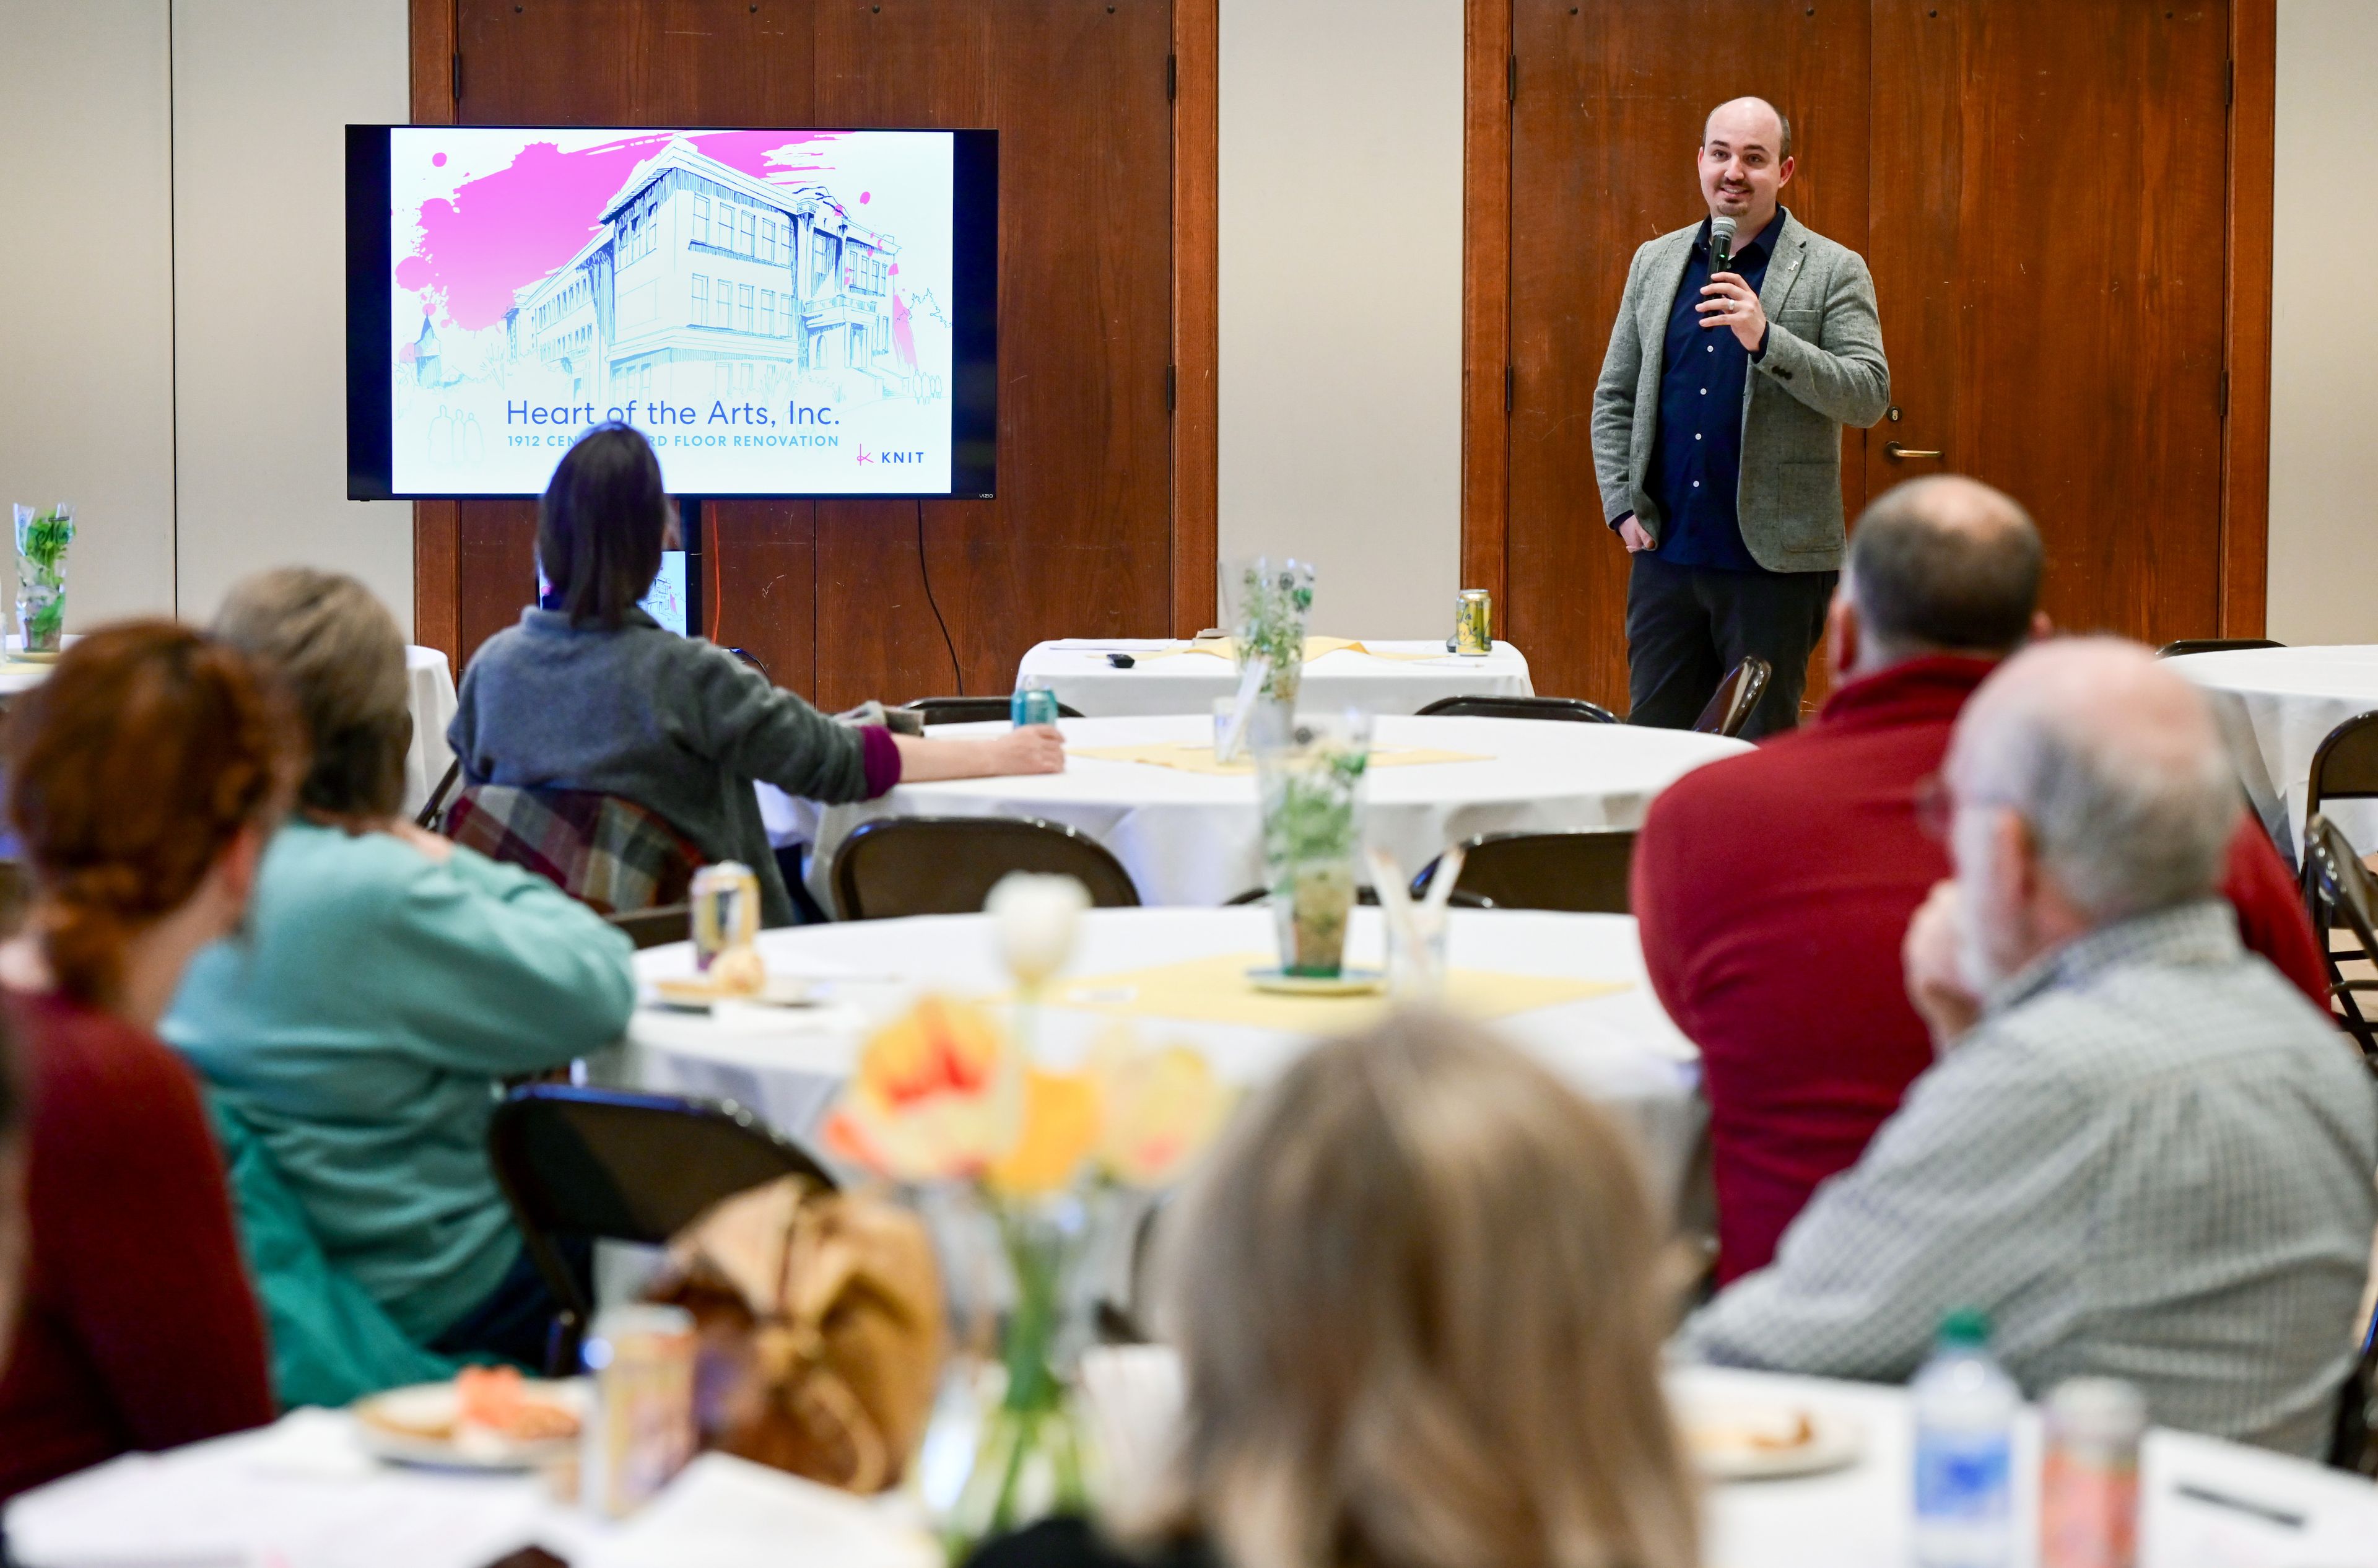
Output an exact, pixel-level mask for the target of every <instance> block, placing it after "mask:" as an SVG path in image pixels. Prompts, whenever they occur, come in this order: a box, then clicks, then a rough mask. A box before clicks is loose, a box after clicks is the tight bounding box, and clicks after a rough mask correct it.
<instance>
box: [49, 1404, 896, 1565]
mask: <svg viewBox="0 0 2378 1568" xmlns="http://www.w3.org/2000/svg"><path fill="white" fill-rule="evenodd" d="M916 1517H917V1513H916V1510H915V1509H914V1508H913V1507H912V1506H911V1505H909V1504H908V1503H907V1502H906V1500H905V1499H900V1498H896V1497H895V1499H893V1500H891V1501H889V1502H882V1501H862V1500H860V1499H857V1498H853V1497H849V1496H847V1495H846V1494H844V1493H841V1492H835V1491H829V1490H827V1489H825V1488H823V1487H819V1486H812V1485H811V1484H810V1483H808V1482H806V1481H801V1480H797V1479H795V1478H792V1477H790V1476H786V1475H783V1474H781V1473H779V1472H777V1471H774V1470H766V1469H763V1468H761V1467H760V1466H756V1465H751V1464H747V1463H745V1462H744V1461H742V1460H740V1459H732V1458H728V1457H727V1455H725V1454H705V1455H703V1457H702V1458H700V1459H698V1460H697V1461H695V1463H694V1464H693V1465H692V1466H691V1467H689V1468H688V1469H687V1470H686V1471H685V1472H683V1473H682V1474H681V1475H679V1477H678V1478H677V1479H676V1480H675V1481H674V1482H672V1483H671V1484H670V1486H669V1488H668V1490H666V1491H664V1492H663V1493H662V1495H661V1496H660V1497H659V1498H657V1499H655V1501H654V1502H652V1503H651V1504H650V1505H649V1506H648V1507H646V1509H645V1510H644V1511H643V1513H642V1514H638V1515H636V1516H635V1517H634V1518H633V1519H631V1520H628V1521H626V1522H624V1523H620V1524H613V1523H609V1522H607V1521H598V1520H595V1519H592V1518H589V1517H587V1516H585V1515H583V1514H579V1513H578V1512H577V1511H576V1510H574V1509H571V1508H567V1507H563V1506H561V1505H559V1504H558V1503H556V1502H552V1501H551V1500H550V1499H549V1498H548V1496H547V1495H546V1489H545V1486H544V1483H543V1482H542V1481H539V1480H537V1479H535V1478H531V1477H527V1476H519V1475H492V1476H488V1475H468V1474H461V1473H457V1472H452V1471H438V1470H416V1469H403V1468H400V1467H397V1466H383V1465H380V1464H378V1463H377V1462H376V1461H374V1460H372V1459H371V1458H369V1457H368V1456H367V1455H366V1454H365V1453H364V1452H363V1450H362V1449H361V1448H360V1447H359V1446H358V1445H357V1443H356V1442H355V1432H354V1421H353V1419H352V1418H349V1417H348V1416H346V1415H345V1414H344V1413H342V1412H334V1411H328V1410H299V1411H295V1412H294V1413H292V1414H290V1415H288V1416H286V1417H284V1418H282V1419H281V1420H280V1421H279V1422H278V1423H276V1424H275V1425H273V1426H270V1427H266V1428H264V1429H263V1430H259V1431H254V1432H244V1433H241V1434H240V1435H238V1436H236V1437H228V1438H220V1439H217V1440H215V1441H214V1442H201V1443H194V1444H192V1445H190V1446H189V1447H186V1448H181V1449H176V1450H174V1452H173V1453H171V1454H162V1455H152V1454H129V1455H126V1457H124V1458H121V1459H117V1460H114V1461H113V1462H111V1463H109V1464H106V1465H102V1466H99V1467H97V1468H96V1469H91V1470H87V1471H85V1472H84V1473H83V1474H81V1475H79V1476H73V1477H69V1478H66V1479H65V1480H63V1481H58V1482H55V1483H54V1484H52V1485H50V1486H47V1487H43V1488H41V1489H39V1490H35V1491H31V1492H28V1493H26V1494H25V1495H24V1496H23V1497H20V1498H18V1499H17V1500H16V1501H15V1502H12V1503H10V1504H9V1506H8V1513H7V1525H8V1545H9V1548H10V1550H11V1552H12V1554H13V1555H14V1557H15V1559H16V1560H17V1561H18V1562H23V1563H24V1564H25V1565H26V1568H136V1565H137V1568H201V1565H203V1568H487V1565H488V1564H490V1563H493V1562H497V1561H498V1560H500V1559H502V1558H504V1557H507V1556H510V1554H511V1553H513V1552H515V1551H518V1550H522V1549H523V1548H526V1547H531V1546H536V1547H542V1548H543V1549H544V1550H546V1551H549V1552H551V1553H553V1554H554V1555H556V1556H558V1557H560V1558H562V1559H563V1560H564V1561H566V1562H569V1563H570V1564H571V1568H940V1565H941V1563H942V1555H941V1553H940V1551H939V1550H938V1549H937V1548H936V1547H935V1546H934V1544H933V1542H932V1541H931V1538H930V1537H928V1536H926V1535H925V1534H924V1533H923V1532H922V1531H921V1530H919V1528H918V1527H917V1526H916V1524H915V1523H914V1522H913V1521H914V1519H915V1518H916Z"/></svg>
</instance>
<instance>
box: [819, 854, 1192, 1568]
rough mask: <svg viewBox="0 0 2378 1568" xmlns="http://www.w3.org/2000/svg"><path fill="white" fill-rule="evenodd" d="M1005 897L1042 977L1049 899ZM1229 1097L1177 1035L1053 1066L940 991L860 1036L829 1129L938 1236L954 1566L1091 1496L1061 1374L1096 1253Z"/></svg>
mask: <svg viewBox="0 0 2378 1568" xmlns="http://www.w3.org/2000/svg"><path fill="white" fill-rule="evenodd" d="M1039 880H1046V879H1039ZM1036 902H1037V906H1036ZM1002 904H1003V907H1001V908H1000V909H998V910H997V911H996V912H995V913H996V914H997V915H998V916H999V918H1000V921H1001V924H1002V927H1003V929H1002V932H1001V937H1002V948H1003V952H1005V953H1006V954H1007V955H1008V956H1009V957H1010V958H1011V960H1019V962H1018V968H1019V970H1020V971H1021V972H1023V973H1025V974H1037V976H1038V979H1033V980H1027V986H1028V987H1030V988H1032V989H1033V990H1035V991H1037V989H1038V984H1039V979H1045V978H1046V977H1047V976H1048V975H1049V974H1051V973H1053V971H1054V969H1055V968H1056V967H1057V966H1058V965H1057V964H1054V963H1051V962H1049V960H1050V957H1051V952H1052V951H1053V952H1056V955H1057V957H1058V958H1059V959H1061V960H1062V957H1063V950H1066V949H1070V947H1071V933H1070V923H1069V922H1064V923H1065V924H1066V929H1065V931H1064V933H1063V940H1062V941H1059V940H1058V932H1057V926H1058V925H1059V924H1060V923H1061V922H1063V919H1064V917H1063V916H1061V914H1060V911H1059V906H1058V904H1057V902H1056V901H1054V900H1045V901H1035V900H1034V899H1032V898H1030V897H1015V896H1011V897H1010V898H1008V899H1005V900H1003V901H1002ZM1027 927H1028V929H1027ZM1052 944H1053V945H1052ZM1027 1006H1028V1004H1027ZM1025 1016H1028V1012H1027V1014H1025ZM1226 1103H1227V1101H1226V1096H1225V1095H1223V1093H1222V1092H1221V1091H1220V1090H1219V1087H1218V1086H1217V1084H1216V1083H1215V1081H1214V1079H1213V1076H1212V1073H1211V1071H1210V1070H1209V1069H1208V1068H1207V1064H1206V1061H1205V1059H1204V1058H1203V1057H1201V1056H1199V1055H1197V1054H1196V1053H1195V1052H1194V1051H1191V1050H1188V1049H1186V1048H1183V1047H1171V1048H1169V1049H1162V1050H1143V1049H1140V1048H1138V1047H1136V1046H1135V1044H1133V1043H1132V1042H1131V1041H1129V1040H1128V1039H1127V1038H1109V1039H1106V1040H1102V1041H1100V1042H1099V1044H1098V1045H1097V1046H1096V1047H1094V1048H1093V1049H1092V1050H1091V1051H1090V1052H1089V1054H1088V1059H1087V1061H1085V1062H1084V1063H1083V1064H1082V1065H1081V1066H1080V1067H1079V1068H1077V1069H1075V1070H1072V1071H1051V1070H1049V1069H1046V1068H1044V1067H1042V1066H1040V1065H1039V1063H1037V1062H1036V1061H1035V1060H1034V1059H1033V1053H1032V1051H1031V1050H1030V1049H1028V1048H1027V1047H1024V1046H1022V1045H1020V1044H1019V1043H1018V1040H1017V1038H1016V1037H1015V1036H1014V1035H1010V1034H1009V1033H1008V1032H1007V1031H1005V1030H1004V1029H1003V1028H1002V1027H1001V1026H1000V1025H999V1023H997V1021H996V1020H995V1019H994V1017H993V1016H992V1014H991V1012H989V1011H986V1010H985V1009H982V1008H979V1007H977V1006H974V1005H972V1004H969V1003H966V1002H960V1001H955V1000H950V999H943V998H939V997H926V998H924V999H920V1000H919V1002H918V1003H917V1004H916V1005H915V1007H914V1008H912V1009H911V1010H910V1011H908V1012H907V1014H905V1015H903V1016H902V1017H901V1018H899V1019H897V1020H895V1022H893V1023H891V1024H889V1025H887V1026H886V1027H885V1028H883V1030H881V1031H880V1032H878V1033H877V1034H876V1035H874V1036H873V1037H872V1038H871V1039H870V1040H869V1041H868V1042H867V1044H866V1046H865V1047H864V1048H863V1049H862V1050H861V1052H860V1056H859V1065H858V1070H857V1071H855V1072H854V1073H853V1074H852V1076H851V1079H850V1081H849V1083H848V1084H847V1086H846V1087H845V1089H844V1091H843V1094H842V1096H841V1098H840V1099H839V1100H838V1101H837V1103H836V1105H835V1109H834V1111H833V1113H832V1115H831V1116H830V1118H829V1119H828V1121H827V1124H826V1131H825V1136H826V1142H827V1144H828V1146H829V1147H830V1148H832V1149H833V1150H834V1151H835V1153H836V1154H838V1155H841V1156H842V1157H844V1158H846V1159H848V1160H850V1161H852V1162H853V1163H855V1164H857V1165H859V1166H860V1167H863V1168H865V1169H867V1170H869V1171H871V1172H873V1173H874V1174H876V1175H878V1176H880V1177H883V1178H884V1179H889V1180H892V1181H895V1182H898V1183H900V1184H902V1185H903V1186H904V1187H905V1188H906V1189H907V1191H908V1192H909V1193H910V1195H911V1197H912V1199H913V1200H914V1201H915V1202H916V1203H917V1204H918V1206H919V1209H920V1210H921V1211H922V1212H923V1213H924V1214H925V1215H926V1217H927V1219H928V1221H929V1222H930V1223H931V1225H932V1227H933V1230H934V1234H935V1239H936V1243H937V1245H938V1246H939V1247H940V1248H941V1250H942V1253H943V1273H944V1275H945V1278H946V1281H947V1284H948V1287H949V1291H950V1295H951V1298H952V1299H951V1301H950V1314H951V1322H952V1323H953V1324H954V1325H955V1328H956V1330H957V1332H956V1333H955V1335H954V1338H955V1342H956V1352H955V1355H956V1359H955V1363H954V1365H953V1366H952V1368H951V1369H950V1373H949V1376H948V1379H947V1381H946V1382H945V1390H944V1396H943V1402H942V1405H941V1406H940V1409H939V1411H938V1412H937V1415H936V1418H935V1428H936V1430H935V1432H934V1433H931V1434H929V1435H928V1438H927V1447H928V1453H927V1456H926V1460H925V1463H924V1465H923V1466H922V1469H923V1474H924V1477H925V1486H926V1490H927V1501H928V1502H929V1504H931V1505H932V1506H933V1507H934V1509H935V1511H936V1513H937V1514H938V1515H939V1518H940V1526H941V1530H942V1534H943V1539H944V1543H945V1544H946V1545H947V1547H948V1548H949V1550H950V1553H951V1561H953V1562H957V1561H960V1560H962V1559H963V1558H964V1557H965V1555H966V1554H967V1551H968V1550H971V1549H972V1548H973V1547H974V1546H975V1545H977V1544H979V1542H981V1541H984V1540H987V1539H989V1538H992V1537H995V1536H998V1535H1001V1534H1004V1533H1005V1532H1007V1531H1010V1530H1013V1529H1015V1528H1018V1527H1019V1526H1023V1525H1026V1524H1028V1523H1030V1522H1031V1521H1033V1520H1034V1519H1037V1518H1041V1517H1044V1516H1047V1515H1050V1514H1062V1513H1081V1512H1085V1511H1087V1508H1088V1506H1089V1504H1090V1502H1091V1500H1092V1499H1091V1493H1092V1490H1093V1488H1094V1478H1095V1472H1096V1464H1095V1461H1096V1455H1095V1454H1093V1453H1092V1452H1091V1451H1090V1445H1089V1442H1088V1440H1087V1423H1086V1421H1085V1419H1084V1416H1083V1412H1082V1410H1081V1407H1080V1404H1079V1401H1078V1398H1077V1391H1076V1389H1075V1378H1074V1374H1075V1370H1076V1368H1077V1366H1078V1362H1079V1358H1080V1355H1081V1352H1082V1351H1083V1350H1084V1349H1085V1348H1087V1346H1088V1344H1089V1341H1090V1339H1091V1337H1092V1323H1091V1315H1092V1310H1093V1306H1094V1299H1095V1297H1096V1294H1097V1292H1096V1289H1095V1285H1094V1278H1095V1271H1094V1267H1093V1264H1094V1263H1095V1261H1096V1260H1098V1259H1099V1258H1101V1257H1104V1256H1106V1255H1108V1254H1109V1253H1110V1252H1111V1251H1113V1249H1114V1247H1115V1245H1116V1243H1117V1241H1118V1239H1119V1238H1121V1239H1127V1235H1128V1227H1127V1226H1125V1225H1123V1216H1124V1215H1127V1214H1128V1213H1129V1212H1130V1211H1131V1210H1132V1209H1133V1208H1134V1207H1135V1206H1136V1205H1135V1203H1133V1202H1132V1201H1131V1200H1130V1198H1129V1194H1130V1193H1132V1192H1133V1191H1152V1190H1155V1189H1158V1188H1160V1187H1162V1186H1164V1185H1167V1184H1169V1183H1170V1182H1171V1180H1173V1179H1175V1178H1176V1177H1177V1176H1178V1174H1179V1172H1180V1170H1181V1168H1182V1167H1183V1166H1185V1165H1186V1164H1187V1162H1188V1161H1189V1159H1190V1158H1192V1157H1193V1156H1194V1155H1195V1154H1196V1153H1197V1152H1198V1151H1199V1150H1200V1149H1202V1148H1203V1147H1204V1146H1205V1144H1206V1143H1207V1142H1208V1141H1209V1140H1210V1138H1211V1137H1212V1134H1213V1132H1214V1131H1215V1130H1216V1128H1217V1127H1218V1126H1219V1121H1220V1119H1221V1115H1222V1111H1223V1109H1224V1107H1225V1105H1226ZM953 1430H955V1436H956V1438H957V1440H958V1442H959V1443H960V1444H962V1447H963V1454H964V1457H963V1459H962V1461H961V1462H960V1464H959V1465H958V1466H957V1468H958V1469H959V1471H960V1472H961V1474H960V1475H959V1476H958V1477H957V1478H955V1479H954V1480H953V1481H951V1482H950V1483H949V1484H947V1485H946V1486H945V1487H944V1486H939V1485H937V1484H936V1479H935V1478H936V1475H937V1474H938V1473H939V1468H940V1467H939V1466H936V1464H935V1463H934V1456H933V1454H932V1449H933V1446H934V1444H935V1443H936V1442H937V1441H938V1442H947V1441H948V1440H949V1438H950V1436H951V1435H952V1432H953Z"/></svg>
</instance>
